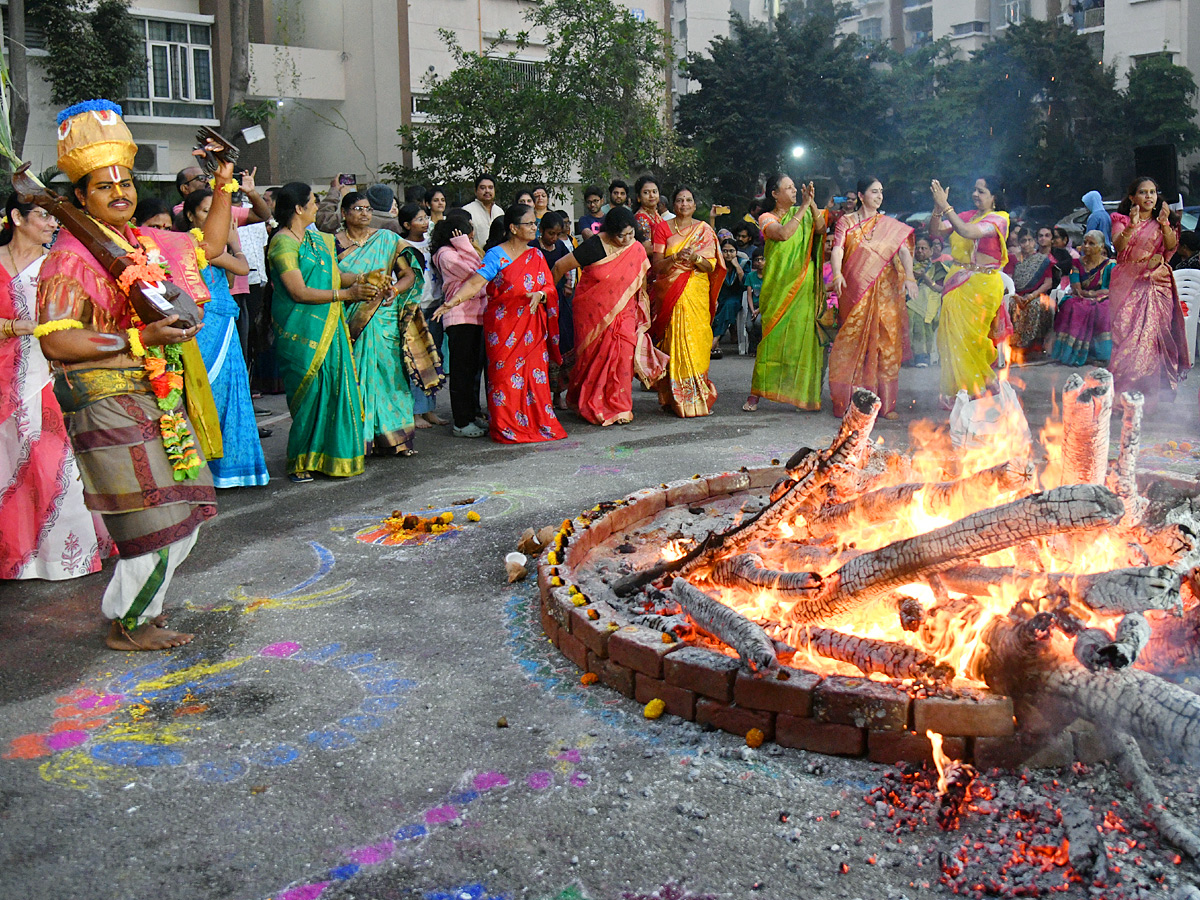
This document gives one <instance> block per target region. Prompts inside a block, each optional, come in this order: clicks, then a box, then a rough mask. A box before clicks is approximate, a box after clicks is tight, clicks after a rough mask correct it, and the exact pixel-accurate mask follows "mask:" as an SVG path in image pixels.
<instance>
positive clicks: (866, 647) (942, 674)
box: [788, 625, 954, 683]
mask: <svg viewBox="0 0 1200 900" xmlns="http://www.w3.org/2000/svg"><path fill="white" fill-rule="evenodd" d="M788 643H790V644H792V645H793V646H795V647H796V649H798V650H803V649H805V648H807V649H810V650H812V651H813V652H814V653H816V654H818V655H820V656H824V657H828V658H829V659H836V660H837V661H838V662H844V663H849V664H850V665H852V666H855V667H857V668H858V669H859V670H860V671H862V672H863V674H865V675H871V674H874V673H879V674H882V675H889V676H891V677H892V678H913V679H916V680H917V681H925V682H930V683H934V682H947V681H950V680H952V679H953V678H954V669H953V667H951V666H947V665H941V664H939V663H938V661H937V660H935V659H934V658H933V657H932V656H930V655H929V654H927V653H923V652H921V651H920V650H917V649H916V648H914V647H910V646H908V645H907V644H899V643H895V642H893V641H881V640H874V639H872V638H862V637H856V636H855V635H852V634H842V633H841V632H840V631H834V630H833V629H831V628H818V627H816V626H814V625H808V626H804V627H801V628H794V629H791V631H790V632H789V641H788Z"/></svg>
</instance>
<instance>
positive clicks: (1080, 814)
mask: <svg viewBox="0 0 1200 900" xmlns="http://www.w3.org/2000/svg"><path fill="white" fill-rule="evenodd" d="M1059 809H1060V810H1061V812H1062V822H1063V829H1064V830H1065V831H1066V833H1067V842H1068V843H1067V848H1068V849H1067V860H1068V862H1070V863H1071V867H1072V868H1074V869H1075V871H1076V872H1080V873H1082V874H1086V875H1090V876H1091V877H1092V878H1093V879H1103V878H1104V876H1105V873H1106V872H1107V871H1108V848H1107V847H1106V846H1105V845H1104V835H1103V834H1102V833H1101V831H1100V826H1099V825H1098V824H1097V822H1096V817H1095V815H1093V813H1092V811H1091V810H1090V809H1088V806H1087V804H1086V803H1084V802H1083V801H1082V800H1080V799H1079V798H1078V797H1074V796H1072V795H1070V794H1064V795H1063V797H1062V800H1061V801H1060V803H1059Z"/></svg>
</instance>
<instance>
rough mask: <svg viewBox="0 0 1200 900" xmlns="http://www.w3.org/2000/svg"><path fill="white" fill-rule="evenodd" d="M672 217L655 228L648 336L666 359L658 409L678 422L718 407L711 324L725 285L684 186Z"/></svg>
mask: <svg viewBox="0 0 1200 900" xmlns="http://www.w3.org/2000/svg"><path fill="white" fill-rule="evenodd" d="M673 200H674V204H675V218H674V219H671V220H670V221H669V222H663V223H661V224H659V225H658V226H657V227H656V228H655V234H654V253H653V258H652V261H651V264H652V266H653V271H654V297H653V300H652V304H651V305H652V308H653V309H654V322H653V324H652V325H651V328H650V333H651V334H652V335H653V336H654V339H655V340H656V341H658V342H659V346H661V347H662V349H663V350H664V351H665V352H666V354H667V356H668V357H670V360H669V362H668V363H667V374H666V376H665V377H664V378H661V379H659V382H658V400H659V403H660V404H662V407H663V409H666V410H670V411H671V412H673V413H675V415H677V416H680V417H682V418H690V417H692V416H707V415H710V414H711V413H712V408H713V404H714V403H716V402H717V389H716V387H715V386H714V385H713V383H712V382H711V381H709V379H708V364H709V358H710V355H711V353H712V319H713V316H714V315H716V312H717V295H718V294H719V293H720V290H721V284H722V283H723V282H724V281H725V262H724V260H723V259H722V258H721V252H720V251H719V250H718V249H717V235H716V233H715V232H714V231H713V230H712V228H711V227H710V226H709V225H708V224H707V223H706V222H698V221H696V220H695V219H693V218H692V215H693V213H695V212H696V199H695V195H694V194H693V193H692V189H691V188H689V187H680V188H677V189H676V191H675V196H674V198H673Z"/></svg>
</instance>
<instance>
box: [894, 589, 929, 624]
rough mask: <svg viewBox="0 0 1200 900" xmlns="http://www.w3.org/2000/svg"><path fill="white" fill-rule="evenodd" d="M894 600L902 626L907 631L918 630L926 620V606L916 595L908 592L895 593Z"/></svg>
mask: <svg viewBox="0 0 1200 900" xmlns="http://www.w3.org/2000/svg"><path fill="white" fill-rule="evenodd" d="M892 602H893V603H894V604H895V606H896V613H897V614H898V615H899V616H900V627H901V628H903V629H904V630H905V631H916V630H918V629H919V628H920V627H921V625H922V624H924V622H925V607H924V606H922V605H921V601H919V600H918V599H917V598H916V597H910V596H909V595H908V594H895V595H893V597H892Z"/></svg>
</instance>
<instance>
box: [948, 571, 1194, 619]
mask: <svg viewBox="0 0 1200 900" xmlns="http://www.w3.org/2000/svg"><path fill="white" fill-rule="evenodd" d="M939 577H940V578H941V579H942V581H943V583H944V584H945V585H946V587H948V588H949V589H950V590H952V591H958V592H959V593H962V594H970V595H972V596H974V597H986V596H987V595H988V594H989V593H993V594H998V593H1001V592H1002V591H1004V590H1011V591H1016V592H1017V594H1018V596H1019V597H1020V598H1021V599H1029V598H1036V597H1040V596H1045V595H1046V594H1049V593H1053V592H1055V591H1063V592H1065V593H1067V594H1068V596H1070V598H1071V599H1072V600H1075V601H1077V602H1079V603H1082V604H1083V605H1085V606H1087V607H1089V608H1090V609H1093V610H1096V611H1097V612H1110V613H1131V612H1144V611H1146V610H1148V609H1177V608H1178V607H1179V603H1180V594H1179V586H1180V578H1179V575H1178V574H1177V573H1176V572H1174V571H1173V570H1171V569H1170V568H1168V567H1167V566H1147V567H1144V568H1137V569H1114V570H1112V571H1111V572H1097V573H1094V574H1089V575H1072V574H1070V573H1066V572H1028V571H1025V570H1024V569H1017V568H1013V567H1010V566H996V567H989V566H973V565H968V566H955V567H954V568H951V569H948V570H946V571H945V572H942V573H941V575H940V576H939Z"/></svg>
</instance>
